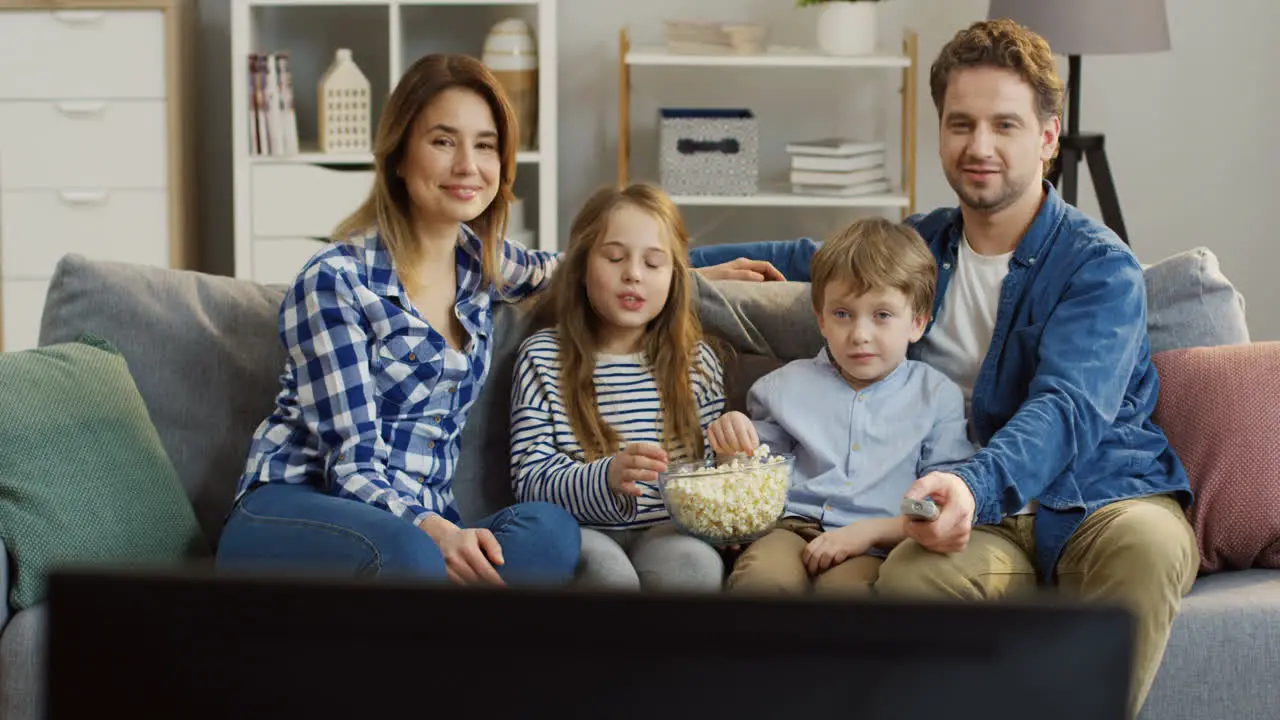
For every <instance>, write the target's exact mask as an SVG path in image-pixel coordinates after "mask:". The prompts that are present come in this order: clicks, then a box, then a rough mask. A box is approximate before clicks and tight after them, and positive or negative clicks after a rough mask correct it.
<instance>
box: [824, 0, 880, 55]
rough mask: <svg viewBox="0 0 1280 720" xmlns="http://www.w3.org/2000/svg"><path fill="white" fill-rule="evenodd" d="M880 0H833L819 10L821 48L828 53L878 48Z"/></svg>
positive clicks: (867, 52)
mask: <svg viewBox="0 0 1280 720" xmlns="http://www.w3.org/2000/svg"><path fill="white" fill-rule="evenodd" d="M879 5H880V3H878V2H870V1H866V0H864V1H862V2H851V1H850V0H831V1H830V2H825V3H823V4H822V5H821V6H820V8H821V10H820V12H819V13H818V49H819V50H821V51H823V52H825V53H827V54H829V55H871V54H874V53H875V52H876V46H877V39H878V35H879V33H878V32H877V23H878V19H879V13H878V12H877V10H878V9H879Z"/></svg>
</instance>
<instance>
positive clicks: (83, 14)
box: [53, 10, 107, 25]
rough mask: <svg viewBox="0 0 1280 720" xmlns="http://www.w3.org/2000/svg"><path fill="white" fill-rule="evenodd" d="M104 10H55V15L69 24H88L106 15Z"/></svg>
mask: <svg viewBox="0 0 1280 720" xmlns="http://www.w3.org/2000/svg"><path fill="white" fill-rule="evenodd" d="M106 15H107V13H106V12H105V11H103V10H55V11H54V13H53V16H54V17H55V18H57V19H59V20H61V21H62V22H64V23H66V24H68V25H88V24H89V23H94V22H98V21H99V20H101V19H102V18H104V17H106Z"/></svg>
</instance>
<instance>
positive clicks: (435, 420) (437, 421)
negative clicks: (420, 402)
mask: <svg viewBox="0 0 1280 720" xmlns="http://www.w3.org/2000/svg"><path fill="white" fill-rule="evenodd" d="M431 422H433V423H435V424H437V425H439V424H440V416H439V415H437V416H435V417H433V418H431Z"/></svg>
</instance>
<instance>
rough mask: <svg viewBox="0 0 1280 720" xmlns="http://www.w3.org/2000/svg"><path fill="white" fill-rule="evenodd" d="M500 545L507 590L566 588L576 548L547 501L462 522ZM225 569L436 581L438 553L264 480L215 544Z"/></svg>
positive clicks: (346, 509)
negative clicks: (524, 586)
mask: <svg viewBox="0 0 1280 720" xmlns="http://www.w3.org/2000/svg"><path fill="white" fill-rule="evenodd" d="M467 527H472V528H487V529H488V530H489V531H490V532H492V533H493V534H494V536H495V537H496V538H497V539H498V544H499V545H501V546H502V556H503V560H504V561H505V562H504V563H503V564H502V565H501V566H498V567H497V570H498V574H499V575H501V576H502V579H503V580H505V581H506V582H507V584H509V585H521V584H541V585H553V584H564V583H568V582H569V581H570V580H572V579H573V576H574V571H575V570H576V568H577V565H578V555H579V552H580V550H581V545H582V539H581V532H580V531H579V529H578V523H577V521H576V520H574V518H573V516H572V515H570V514H569V513H568V512H567V511H565V510H564V509H563V508H561V507H560V506H558V505H552V504H550V503H538V502H534V503H520V504H517V505H513V506H511V507H508V508H506V509H503V510H500V511H498V512H497V513H494V514H493V515H490V516H489V517H487V518H484V519H483V520H480V521H478V522H476V523H473V524H471V525H468V526H467ZM217 566H218V568H219V569H225V570H295V571H300V572H322V573H336V574H339V575H349V576H350V575H356V576H374V577H409V578H418V579H425V580H432V581H444V580H446V579H447V576H446V574H445V562H444V556H442V555H441V554H440V548H439V547H437V546H436V544H435V542H434V541H433V540H432V539H431V537H430V536H429V535H427V533H426V532H425V531H423V530H422V529H420V528H418V527H417V526H415V525H414V524H413V523H411V522H409V521H407V520H402V519H401V518H398V517H396V516H394V515H392V514H391V513H389V512H387V511H386V510H381V509H379V508H376V507H373V506H372V505H368V504H365V503H363V502H361V501H359V500H352V499H348V498H340V497H336V496H334V495H330V494H328V493H326V492H323V491H321V490H320V489H319V488H317V487H315V486H313V485H287V484H283V483H271V484H268V485H264V486H261V487H258V488H257V489H255V490H253V491H252V492H250V493H249V494H248V495H245V496H244V497H243V498H241V500H240V502H239V504H238V505H237V506H236V507H235V509H234V510H232V512H231V516H230V517H229V518H228V519H227V523H226V526H225V527H224V528H223V530H222V538H221V540H220V541H219V543H218V556H217Z"/></svg>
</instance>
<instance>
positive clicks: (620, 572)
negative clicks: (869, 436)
mask: <svg viewBox="0 0 1280 720" xmlns="http://www.w3.org/2000/svg"><path fill="white" fill-rule="evenodd" d="M688 257H689V239H688V236H687V234H686V233H685V228H684V223H683V221H682V220H681V218H680V213H679V210H678V209H677V208H676V207H675V205H674V204H673V203H672V202H671V200H670V199H668V198H667V197H666V196H665V195H663V194H662V192H661V191H659V190H656V189H654V188H652V187H650V186H648V185H643V184H641V185H632V186H629V187H627V188H625V189H621V190H619V189H614V188H606V189H603V190H600V191H598V192H597V193H596V194H595V195H594V196H592V197H591V199H590V200H589V201H588V202H587V204H586V205H585V206H584V207H583V208H582V211H581V212H580V213H579V214H578V216H577V218H575V219H574V221H573V225H572V227H571V229H570V238H569V248H568V250H567V251H566V252H565V255H564V258H563V259H562V261H561V264H560V267H559V269H558V270H557V274H556V278H555V280H554V282H553V283H552V289H551V291H550V294H549V295H548V296H547V297H545V298H544V301H545V302H544V303H543V305H542V307H541V308H540V310H541V311H542V312H543V317H544V324H548V323H546V322H545V318H547V317H549V316H553V317H554V319H555V323H554V325H555V326H554V327H553V328H548V329H545V330H541V331H539V332H536V333H534V334H533V335H531V336H530V337H529V338H528V339H527V340H526V341H525V342H524V343H523V344H522V345H521V347H520V351H519V354H518V356H517V359H516V370H515V372H516V376H515V385H514V389H513V391H512V395H513V398H512V428H511V442H512V458H511V460H512V474H513V481H514V485H515V493H516V497H517V499H519V500H521V501H524V502H537V501H547V502H554V503H559V504H560V505H563V506H564V507H565V508H567V509H568V510H569V512H571V513H573V515H574V517H576V518H577V520H578V521H579V522H580V523H582V524H583V525H584V526H586V527H585V529H584V530H583V531H582V554H583V568H582V577H581V579H580V581H581V582H582V583H583V584H588V585H607V586H614V587H630V588H636V587H640V588H646V589H648V588H668V589H677V588H678V589H688V590H695V589H697V590H714V589H718V588H720V587H721V583H722V580H723V575H724V564H723V561H722V559H721V557H720V553H719V552H718V551H717V550H716V549H715V548H713V547H711V546H710V545H707V544H706V543H704V542H702V541H700V540H696V539H694V538H691V537H687V536H684V535H680V534H678V533H677V532H676V531H675V530H674V529H673V527H672V526H671V524H670V522H668V520H669V516H668V514H667V510H666V507H665V506H664V505H663V502H662V498H661V496H660V495H659V493H658V489H657V486H656V484H655V483H656V480H657V473H658V472H660V471H662V470H664V469H666V465H667V463H668V462H672V463H674V462H678V461H681V460H685V461H689V460H694V461H701V460H702V459H703V458H704V457H705V455H706V449H705V447H706V443H705V432H706V428H707V426H708V425H709V424H710V423H711V422H712V421H713V420H715V419H716V418H717V417H719V415H720V413H721V411H722V410H723V408H724V391H723V377H722V376H723V371H722V369H721V365H720V363H719V361H718V360H717V358H716V356H715V354H714V353H713V352H712V351H711V349H710V348H709V347H708V346H707V345H706V343H704V342H703V341H702V328H701V324H700V323H699V322H698V318H697V316H696V315H695V313H694V311H693V307H692V299H691V297H690V285H691V283H690V277H689V273H688V267H689V260H688Z"/></svg>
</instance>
